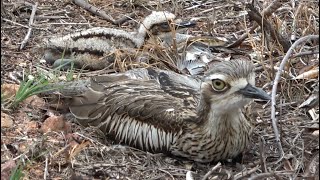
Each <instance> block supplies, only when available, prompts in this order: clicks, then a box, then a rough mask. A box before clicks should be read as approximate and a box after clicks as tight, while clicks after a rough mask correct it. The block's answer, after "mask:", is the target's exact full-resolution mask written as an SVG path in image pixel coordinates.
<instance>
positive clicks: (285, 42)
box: [248, 4, 291, 52]
mask: <svg viewBox="0 0 320 180" xmlns="http://www.w3.org/2000/svg"><path fill="white" fill-rule="evenodd" d="M248 8H249V9H250V11H248V15H249V16H250V17H251V18H252V19H253V20H254V21H256V22H257V23H258V24H259V25H260V26H261V27H263V30H264V31H265V32H268V34H270V35H271V37H272V38H273V39H274V40H275V41H276V42H278V43H279V44H280V45H281V46H282V48H283V51H284V52H287V51H288V49H289V48H290V45H291V43H290V41H288V40H286V38H284V37H283V36H282V35H281V34H280V33H279V32H278V31H277V30H276V29H275V28H273V27H272V25H271V24H270V23H269V21H268V20H267V19H266V18H264V17H262V15H261V14H260V13H259V11H258V10H256V9H255V8H254V7H253V6H252V5H251V4H250V5H248Z"/></svg>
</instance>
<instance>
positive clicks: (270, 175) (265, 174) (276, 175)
mask: <svg viewBox="0 0 320 180" xmlns="http://www.w3.org/2000/svg"><path fill="white" fill-rule="evenodd" d="M292 173H293V172H292V171H283V172H267V173H261V174H256V175H254V176H252V177H250V178H249V180H255V179H264V178H267V177H275V179H281V178H280V177H279V176H278V175H286V174H288V175H289V174H292Z"/></svg>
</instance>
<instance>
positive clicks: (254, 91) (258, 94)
mask: <svg viewBox="0 0 320 180" xmlns="http://www.w3.org/2000/svg"><path fill="white" fill-rule="evenodd" d="M238 92H239V93H240V94H242V95H244V96H245V97H247V98H252V99H262V100H271V97H270V96H269V95H268V94H267V93H266V92H265V91H264V90H262V89H260V88H257V87H254V86H252V85H251V84H248V85H247V86H246V87H245V88H243V89H240V90H239V91H238Z"/></svg>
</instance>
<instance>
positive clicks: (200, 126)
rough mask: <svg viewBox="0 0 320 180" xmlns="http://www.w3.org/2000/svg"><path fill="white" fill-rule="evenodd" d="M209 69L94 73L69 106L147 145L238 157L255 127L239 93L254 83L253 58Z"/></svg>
mask: <svg viewBox="0 0 320 180" xmlns="http://www.w3.org/2000/svg"><path fill="white" fill-rule="evenodd" d="M231 71H234V72H231ZM208 72H209V73H208V74H207V75H205V76H204V77H203V78H202V79H201V80H200V79H196V78H191V77H188V76H183V75H180V74H176V73H173V72H169V71H163V70H156V69H151V68H148V69H136V70H132V71H128V72H126V73H123V74H114V75H108V76H102V77H101V76H100V77H95V78H92V79H91V85H90V88H89V90H87V91H86V92H85V93H83V94H81V95H77V96H74V97H73V98H72V101H71V103H70V111H71V113H73V114H74V115H75V117H76V118H77V119H78V120H79V122H80V123H81V124H83V125H85V126H88V125H91V126H98V127H99V128H100V129H101V130H102V131H103V132H105V133H106V134H107V135H108V136H109V137H113V138H114V139H115V140H116V141H117V142H119V143H123V144H127V145H130V146H134V147H137V148H140V149H142V150H147V151H151V152H170V153H172V154H173V155H178V156H182V157H187V158H189V159H192V160H195V161H200V162H210V161H215V160H221V159H226V158H233V157H235V156H237V155H238V154H239V153H241V152H242V151H243V150H244V149H245V147H246V145H247V144H248V142H249V135H250V133H251V129H252V128H251V125H250V123H249V122H248V120H247V118H246V117H245V115H244V114H243V113H242V110H241V109H242V108H243V106H244V105H245V104H247V103H248V102H249V101H248V98H246V97H244V95H242V94H241V93H240V92H243V91H244V89H246V88H248V87H251V88H255V87H253V86H254V78H253V77H254V73H253V68H252V64H251V63H249V62H247V61H243V60H232V61H229V62H220V63H218V64H217V65H216V66H215V67H214V68H213V69H212V70H211V71H208ZM217 77H221V78H222V80H224V81H226V82H225V83H226V84H228V88H227V89H226V90H224V91H223V92H217V91H216V89H215V88H214V87H213V85H212V78H217ZM250 90H251V91H252V89H250ZM247 94H248V93H247Z"/></svg>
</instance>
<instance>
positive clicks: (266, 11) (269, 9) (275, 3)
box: [228, 0, 281, 48]
mask: <svg viewBox="0 0 320 180" xmlns="http://www.w3.org/2000/svg"><path fill="white" fill-rule="evenodd" d="M280 6H281V2H280V0H276V1H273V2H272V3H271V4H270V5H269V6H268V7H267V8H266V9H264V10H263V11H262V12H261V14H262V15H263V16H264V17H265V18H266V17H268V16H270V15H271V14H272V13H273V12H275V11H276V10H277V9H278V8H279V7H280ZM257 27H259V25H258V24H257V23H255V24H254V25H253V26H252V28H251V29H250V30H249V32H248V33H245V34H243V35H242V36H241V37H240V38H239V39H238V40H237V41H236V42H234V43H232V44H230V45H229V46H228V47H230V48H234V47H237V46H239V45H240V44H241V43H242V42H243V41H244V40H245V39H246V38H247V37H248V35H249V33H253V31H254V30H255V29H257Z"/></svg>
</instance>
